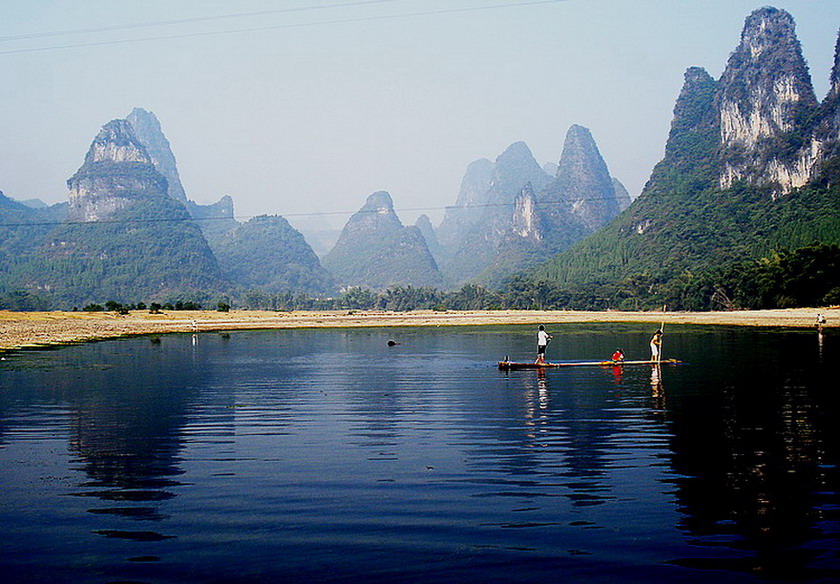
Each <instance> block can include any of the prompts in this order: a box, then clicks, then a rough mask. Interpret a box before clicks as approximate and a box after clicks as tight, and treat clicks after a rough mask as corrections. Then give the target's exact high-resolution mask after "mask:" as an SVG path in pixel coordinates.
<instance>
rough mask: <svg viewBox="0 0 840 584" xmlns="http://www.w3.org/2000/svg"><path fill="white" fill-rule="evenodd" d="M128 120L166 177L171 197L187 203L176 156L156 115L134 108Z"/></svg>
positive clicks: (156, 166) (160, 171) (156, 167)
mask: <svg viewBox="0 0 840 584" xmlns="http://www.w3.org/2000/svg"><path fill="white" fill-rule="evenodd" d="M126 119H127V120H128V123H130V124H131V127H132V128H134V134H135V136H137V139H138V140H139V141H140V143H141V144H143V146H144V147H145V148H146V152H148V153H149V156H150V157H151V158H152V163H153V164H154V165H155V169H156V170H157V171H158V172H159V173H161V174H162V175H163V176H164V177H166V181H167V186H168V188H167V193H169V196H170V197H172V198H173V199H175V200H176V201H180V202H182V203H186V202H187V194H186V193H185V192H184V187H183V185H181V177H180V176H179V175H178V166H177V165H176V163H175V155H174V154H173V153H172V148H171V147H170V145H169V140H167V139H166V136H165V135H164V133H163V130H161V127H160V122H159V121H158V119H157V117H156V116H155V114H153V113H152V112H149V111H146V110H144V109H142V108H134V109H133V110H131V113H130V114H128V116H127V117H126Z"/></svg>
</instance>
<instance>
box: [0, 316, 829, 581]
mask: <svg viewBox="0 0 840 584" xmlns="http://www.w3.org/2000/svg"><path fill="white" fill-rule="evenodd" d="M534 328H535V327H526V328H522V327H503V328H486V327H485V328H482V327H476V328H458V327H456V328H437V329H391V330H387V329H367V330H332V331H330V330H317V331H315V330H312V331H308V330H304V331H255V332H231V333H229V334H218V333H206V334H200V335H197V336H192V335H171V336H163V337H160V338H159V339H155V338H149V337H141V338H133V339H125V340H119V341H109V342H102V343H96V344H88V345H80V346H75V347H66V348H62V349H59V350H50V351H32V352H25V353H18V354H13V355H7V356H6V359H5V360H4V361H0V487H2V496H0V525H2V538H0V574H2V578H3V581H4V582H74V583H75V582H79V583H86V582H222V581H239V582H358V581H363V582H411V581H423V582H460V583H472V582H480V583H482V584H486V583H487V582H541V583H542V582H559V581H563V582H646V583H647V582H708V581H715V582H762V581H776V580H780V581H812V582H836V581H838V580H840V555H838V554H840V496H838V493H839V492H840V481H838V479H839V478H840V476H839V475H838V464H840V443H838V438H840V417H838V413H840V412H838V409H839V408H838V405H837V403H838V401H839V400H838V399H837V393H838V390H839V389H840V386H838V383H837V380H836V375H835V370H836V366H835V363H836V362H837V361H838V357H840V350H838V347H840V337H836V336H835V337H832V336H831V335H828V336H827V337H825V338H823V339H818V337H817V335H816V333H814V332H812V331H796V332H791V331H781V330H767V329H763V330H747V329H734V328H702V327H676V326H673V327H669V329H668V330H667V331H666V333H667V334H666V337H665V356H666V357H678V358H681V359H683V360H685V361H686V364H685V365H679V366H663V367H662V368H661V371H657V370H655V369H651V368H650V367H649V366H637V367H630V366H628V367H625V368H624V370H623V371H622V370H620V369H613V368H569V369H563V370H551V371H547V372H546V373H545V374H544V375H542V376H541V375H539V374H538V372H536V371H521V372H519V371H515V372H510V373H504V372H500V371H498V370H497V369H496V368H495V362H496V361H497V360H498V359H500V358H502V357H504V356H505V355H510V357H511V359H514V360H530V359H532V358H533V351H534V344H535V340H534V339H535V332H536V331H535V330H532V329H534ZM548 328H549V330H550V331H551V332H552V333H553V334H554V337H555V341H554V342H553V343H552V344H551V345H550V346H549V358H550V359H552V360H560V359H562V360H574V359H582V360H588V359H593V358H598V359H600V358H604V357H606V356H607V355H610V354H611V353H612V351H613V350H614V349H615V348H616V347H622V348H623V349H624V350H625V352H626V353H627V354H628V358H644V357H646V355H647V351H648V349H647V341H648V339H649V337H650V333H651V332H652V330H651V329H652V327H650V326H647V327H642V326H637V325H633V326H630V325H587V326H586V327H584V326H580V325H574V326H570V325H564V326H560V325H557V326H549V327H548ZM389 339H394V340H396V341H398V342H399V343H400V344H399V345H397V346H394V347H388V345H387V341H388V340H389Z"/></svg>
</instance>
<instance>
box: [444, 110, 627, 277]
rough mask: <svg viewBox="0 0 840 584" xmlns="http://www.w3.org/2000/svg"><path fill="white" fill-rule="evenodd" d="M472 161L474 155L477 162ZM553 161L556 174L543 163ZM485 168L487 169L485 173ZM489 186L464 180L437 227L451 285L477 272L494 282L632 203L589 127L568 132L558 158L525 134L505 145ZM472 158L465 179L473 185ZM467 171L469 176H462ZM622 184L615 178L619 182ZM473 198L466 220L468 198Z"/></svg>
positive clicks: (560, 247)
mask: <svg viewBox="0 0 840 584" xmlns="http://www.w3.org/2000/svg"><path fill="white" fill-rule="evenodd" d="M474 164H475V163H474ZM480 168H482V169H483V170H484V172H485V173H486V172H487V166H486V165H482V166H481V167H480ZM546 168H548V169H556V175H555V176H554V177H552V176H550V175H548V174H547V173H546V171H545V169H546ZM488 174H489V176H488ZM488 174H485V175H484V176H487V177H488V178H489V180H488V182H486V191H485V192H484V193H483V194H479V193H477V192H476V191H475V190H469V191H466V192H467V193H468V194H469V196H465V195H464V193H465V189H464V188H463V187H462V190H461V193H460V194H459V197H458V203H457V204H456V206H455V207H454V208H449V209H447V215H446V217H445V218H444V221H443V223H442V224H441V227H440V229H439V230H438V233H442V232H444V231H445V230H448V231H446V233H445V237H441V238H440V241H441V247H442V251H441V258H442V259H441V266H442V269H443V272H444V275H445V277H446V278H447V281H448V284H449V285H450V286H454V287H457V286H459V285H460V284H462V283H464V282H466V281H470V280H475V281H477V282H479V283H482V284H485V285H488V286H491V287H495V286H498V285H499V284H501V283H502V282H503V281H504V280H505V279H506V278H508V277H510V276H511V275H512V274H514V273H516V272H519V271H522V270H524V269H527V268H528V267H529V266H531V265H533V264H534V263H535V262H537V261H539V260H540V258H542V257H544V255H545V254H554V253H557V252H558V251H561V250H563V249H565V248H567V247H568V246H570V245H571V244H572V243H574V242H575V241H577V240H579V239H580V238H582V237H583V236H585V235H586V234H587V233H589V232H591V231H593V230H594V229H598V228H599V227H601V226H603V225H604V224H606V223H608V222H609V221H610V220H612V219H613V218H614V217H615V216H616V215H618V213H619V212H621V210H622V209H624V208H626V206H627V205H629V195H628V194H627V192H626V190H625V189H624V188H623V187H621V194H620V195H619V194H617V190H616V189H617V187H616V184H615V182H614V180H613V178H612V177H611V176H610V174H609V170H608V169H607V165H606V163H605V162H604V159H603V157H602V156H601V154H600V152H599V151H598V147H597V145H596V144H595V140H594V139H593V138H592V135H591V133H590V132H589V130H588V129H586V128H584V127H582V126H578V125H574V126H572V127H571V128H569V130H568V132H567V133H566V139H565V144H564V147H563V152H562V155H561V157H560V161H559V163H558V164H556V165H554V164H547V165H543V166H540V165H539V164H538V163H537V161H536V160H535V159H534V156H533V154H531V151H530V149H529V148H528V146H527V145H526V144H525V143H524V142H516V143H514V144H512V145H511V146H510V147H508V148H507V149H506V150H505V151H504V152H503V153H502V154H500V155H499V157H498V158H497V159H496V162H495V163H494V164H493V165H492V168H491V169H490V172H489V173H488ZM474 176H475V169H474V167H473V166H472V165H471V167H470V168H469V169H468V173H467V175H466V176H465V179H464V183H463V184H470V185H476V184H477V182H476V181H475V180H472V177H474ZM468 177H469V178H470V179H471V180H469V181H468V180H467V179H468ZM618 184H619V185H620V183H618ZM468 202H473V203H474V204H475V205H476V206H475V208H473V209H471V212H472V215H471V217H470V221H465V220H463V219H462V218H463V217H464V216H465V211H466V209H467V208H466V207H465V206H464V205H465V203H468Z"/></svg>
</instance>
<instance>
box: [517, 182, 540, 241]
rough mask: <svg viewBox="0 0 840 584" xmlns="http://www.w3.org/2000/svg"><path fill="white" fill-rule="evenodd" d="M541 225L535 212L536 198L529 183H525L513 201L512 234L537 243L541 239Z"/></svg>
mask: <svg viewBox="0 0 840 584" xmlns="http://www.w3.org/2000/svg"><path fill="white" fill-rule="evenodd" d="M541 223H542V221H541V219H540V215H539V213H538V211H537V197H536V195H535V194H534V189H533V187H532V186H531V183H526V184H525V186H524V187H522V190H521V191H520V193H519V194H518V195H517V196H516V199H514V201H513V220H512V221H511V231H512V234H513V235H514V236H516V237H521V238H522V239H525V240H530V241H532V242H534V243H538V242H540V241H541V240H542V238H543V234H542V225H541Z"/></svg>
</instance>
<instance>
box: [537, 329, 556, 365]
mask: <svg viewBox="0 0 840 584" xmlns="http://www.w3.org/2000/svg"><path fill="white" fill-rule="evenodd" d="M553 338H554V337H552V336H551V335H550V334H548V333H547V332H545V327H544V326H543V325H540V327H539V330H538V331H537V361H536V362H537V363H545V348H546V347H547V346H548V343H550V342H551V339H553Z"/></svg>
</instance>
